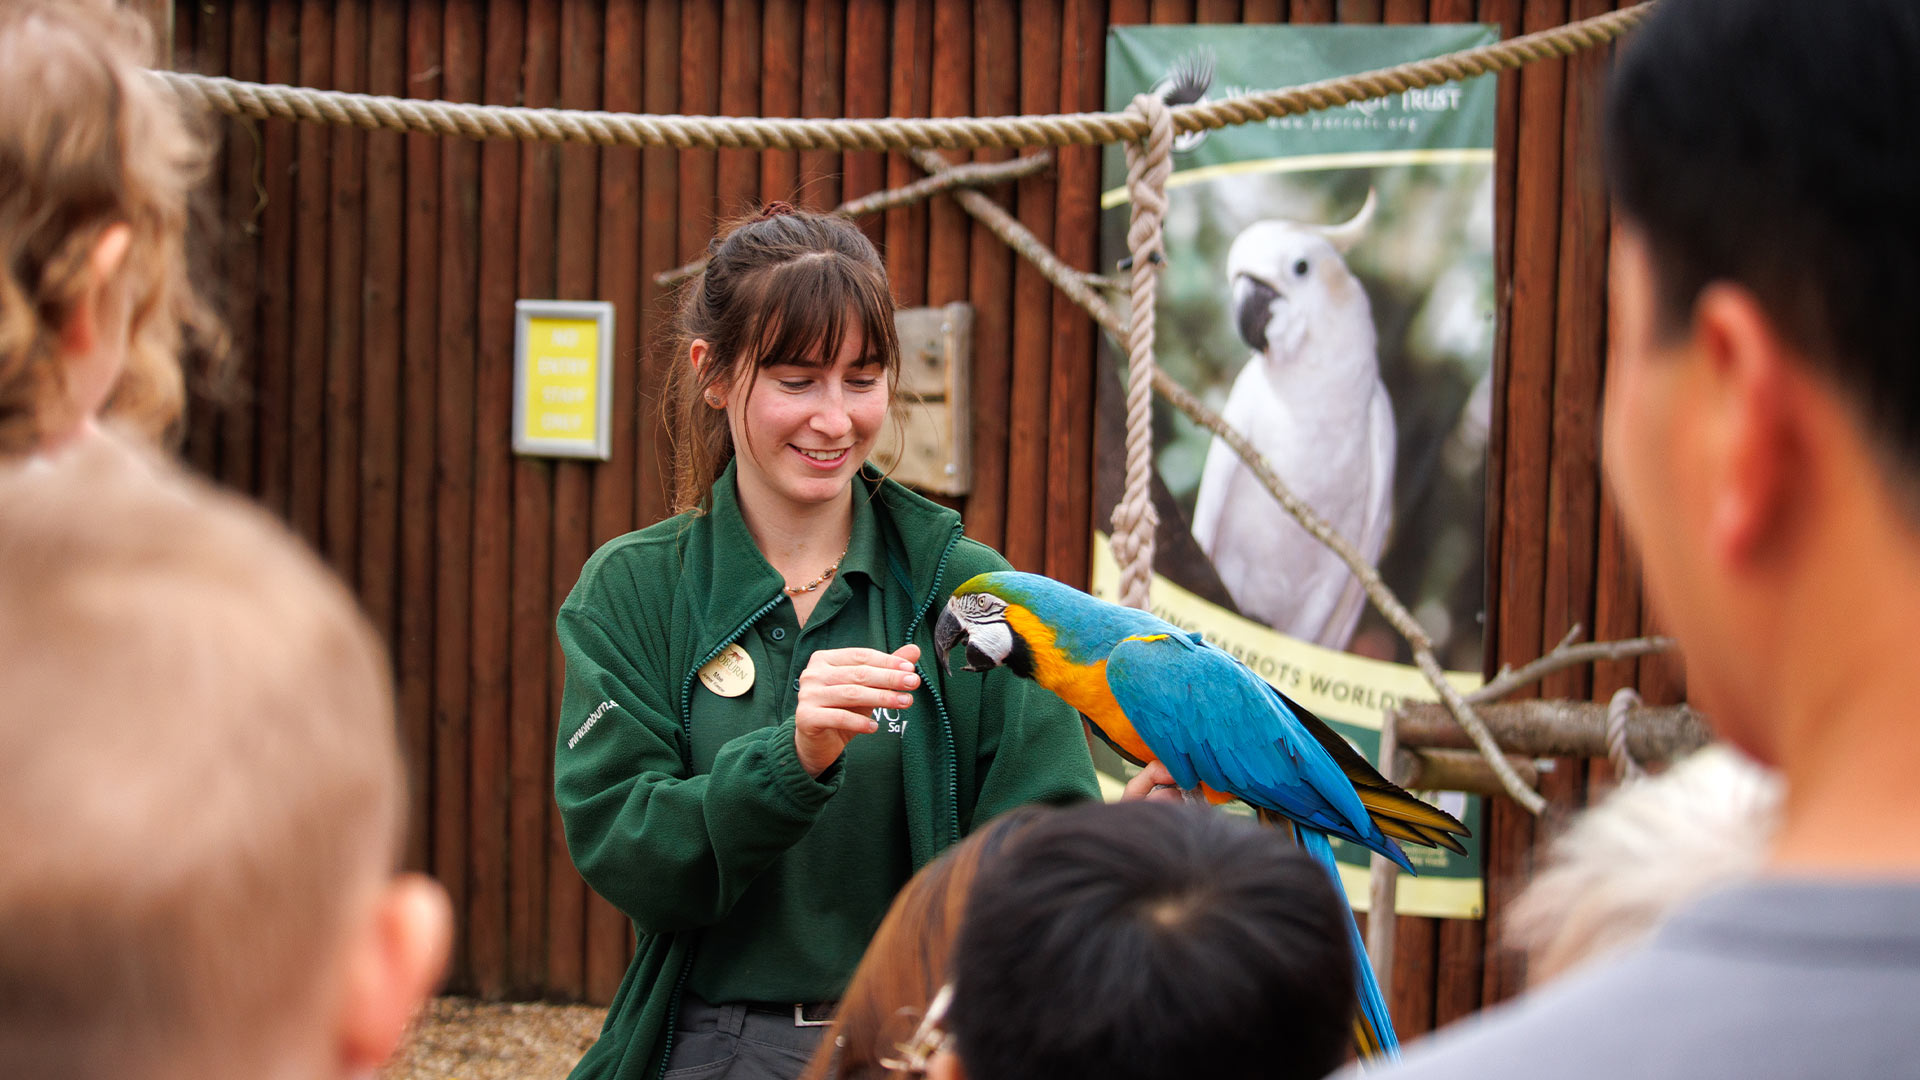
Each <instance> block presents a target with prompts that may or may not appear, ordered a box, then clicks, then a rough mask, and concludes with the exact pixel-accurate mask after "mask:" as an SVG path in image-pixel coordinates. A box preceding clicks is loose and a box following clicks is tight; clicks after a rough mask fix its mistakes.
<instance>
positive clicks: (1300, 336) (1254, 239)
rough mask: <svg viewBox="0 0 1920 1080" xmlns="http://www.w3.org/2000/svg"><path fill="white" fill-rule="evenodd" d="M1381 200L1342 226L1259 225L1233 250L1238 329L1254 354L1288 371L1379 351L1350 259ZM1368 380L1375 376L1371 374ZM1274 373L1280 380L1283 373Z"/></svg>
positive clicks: (1231, 277) (1370, 199)
mask: <svg viewBox="0 0 1920 1080" xmlns="http://www.w3.org/2000/svg"><path fill="white" fill-rule="evenodd" d="M1375 203H1376V196H1375V194H1374V192H1373V191H1372V190H1368V192H1367V201H1366V203H1365V204H1364V205H1362V206H1361V207H1360V210H1359V212H1358V213H1356V214H1354V216H1353V217H1352V218H1350V219H1349V220H1347V221H1345V222H1343V223H1341V224H1339V225H1307V224H1302V223H1299V222H1294V221H1286V220H1281V219H1272V220H1268V221H1259V222H1255V223H1254V224H1252V225H1249V226H1247V228H1246V229H1245V230H1244V231H1242V232H1241V233H1240V235H1239V236H1238V237H1236V238H1234V241H1233V246H1232V247H1231V248H1230V249H1228V251H1227V281H1228V283H1229V288H1230V289H1231V294H1232V302H1233V316H1234V325H1235V327H1236V328H1237V329H1238V330H1239V332H1240V339H1241V340H1242V341H1245V342H1246V343H1247V345H1248V346H1249V347H1250V348H1252V349H1253V351H1254V352H1256V353H1260V354H1264V355H1265V356H1266V357H1267V358H1268V359H1269V360H1270V361H1272V362H1274V363H1276V364H1278V365H1281V366H1284V365H1286V364H1287V363H1288V362H1289V361H1295V360H1303V359H1304V360H1309V361H1310V360H1311V359H1312V358H1315V357H1327V358H1338V359H1340V360H1342V361H1345V360H1348V359H1349V358H1351V357H1353V356H1356V355H1359V354H1360V353H1362V352H1364V353H1366V354H1368V355H1371V353H1372V351H1373V312H1372V308H1371V307H1370V306H1369V305H1368V303H1367V292H1366V289H1365V288H1364V287H1363V286H1362V285H1361V284H1360V280H1359V279H1358V278H1356V277H1355V276H1354V275H1353V272H1352V271H1351V270H1349V269H1347V264H1346V260H1345V259H1343V258H1342V257H1341V256H1342V255H1344V254H1345V253H1346V252H1347V251H1348V250H1349V249H1350V248H1352V247H1353V245H1354V244H1355V243H1356V242H1357V241H1358V240H1359V239H1360V237H1361V236H1362V235H1364V234H1365V232H1366V229H1367V226H1368V224H1369V223H1370V222H1371V221H1372V220H1373V212H1374V206H1375ZM1369 374H1370V373H1369ZM1269 375H1270V376H1271V377H1273V378H1275V379H1276V380H1277V379H1279V378H1280V377H1281V375H1282V371H1280V370H1274V371H1271V372H1269Z"/></svg>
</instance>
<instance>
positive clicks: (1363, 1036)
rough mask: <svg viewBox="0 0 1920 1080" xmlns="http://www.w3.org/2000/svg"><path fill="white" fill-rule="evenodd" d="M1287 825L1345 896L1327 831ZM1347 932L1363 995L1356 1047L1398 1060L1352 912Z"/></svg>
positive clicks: (1388, 1017)
mask: <svg viewBox="0 0 1920 1080" xmlns="http://www.w3.org/2000/svg"><path fill="white" fill-rule="evenodd" d="M1288 824H1290V825H1292V826H1293V839H1294V842H1295V843H1297V844H1299V845H1300V846H1301V847H1303V848H1305V849H1306V850H1307V853H1308V854H1310V855H1312V856H1313V857H1314V859H1315V861H1317V862H1319V864H1320V865H1321V866H1322V867H1324V868H1326V871H1327V873H1328V874H1329V875H1331V876H1332V878H1333V885H1334V888H1336V889H1339V890H1340V891H1341V895H1343V896H1344V895H1345V892H1346V890H1345V888H1344V887H1343V886H1342V885H1341V884H1340V870H1339V868H1338V867H1337V866H1336V865H1335V863H1334V861H1333V845H1332V844H1330V843H1328V842H1327V837H1326V834H1325V833H1322V832H1319V831H1318V830H1315V829H1308V828H1303V827H1302V826H1300V825H1299V824H1297V823H1293V822H1289V823H1288ZM1347 935H1348V940H1349V941H1351V942H1352V944H1353V969H1354V970H1353V975H1354V985H1355V988H1356V989H1357V990H1358V991H1359V998H1360V1008H1359V1011H1358V1012H1356V1013H1355V1014H1354V1017H1353V1041H1354V1046H1355V1047H1356V1048H1357V1049H1358V1050H1359V1052H1360V1055H1361V1056H1362V1057H1365V1058H1373V1059H1385V1060H1387V1061H1395V1060H1398V1059H1399V1057H1400V1040H1399V1038H1398V1037H1397V1036H1395V1035H1394V1033H1393V1016H1392V1014H1390V1013H1389V1012H1388V1011H1387V1001H1386V998H1385V997H1384V996H1382V995H1381V993H1380V983H1379V981H1378V980H1376V979H1375V978H1374V977H1373V964H1372V963H1371V962H1369V961H1368V959H1367V943H1366V942H1365V941H1363V940H1361V937H1360V924H1359V922H1357V921H1356V920H1355V919H1354V918H1353V916H1352V913H1351V912H1349V913H1348V916H1347Z"/></svg>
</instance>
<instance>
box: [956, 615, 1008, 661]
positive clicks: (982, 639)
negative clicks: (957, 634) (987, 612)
mask: <svg viewBox="0 0 1920 1080" xmlns="http://www.w3.org/2000/svg"><path fill="white" fill-rule="evenodd" d="M967 649H968V651H969V652H973V651H978V652H980V653H983V654H985V655H986V656H987V657H989V658H990V659H992V661H993V662H994V663H995V664H996V665H998V664H1004V663H1006V662H1007V657H1008V655H1009V654H1011V653H1012V652H1013V630H1012V629H1011V628H1009V627H1008V626H1007V624H1006V622H1005V621H1004V620H1001V619H995V620H993V621H992V622H973V623H968V624H967Z"/></svg>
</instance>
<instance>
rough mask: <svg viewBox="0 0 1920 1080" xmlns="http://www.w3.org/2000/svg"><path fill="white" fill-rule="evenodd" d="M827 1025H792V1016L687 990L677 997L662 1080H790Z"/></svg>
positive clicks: (812, 1049) (798, 1073)
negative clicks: (676, 1018) (709, 999)
mask: <svg viewBox="0 0 1920 1080" xmlns="http://www.w3.org/2000/svg"><path fill="white" fill-rule="evenodd" d="M826 1030H827V1029H826V1028H824V1027H796V1026H795V1025H794V1022H793V1017H792V1016H776V1015H774V1014H772V1013H764V1012H755V1011H750V1010H749V1009H748V1008H747V1007H746V1006H745V1005H710V1004H708V1003H707V1002H705V1001H702V1000H700V999H699V998H697V997H695V996H693V995H692V994H687V995H686V996H685V997H683V998H682V999H681V1001H680V1019H679V1021H678V1022H677V1023H676V1024H675V1025H674V1032H673V1051H672V1052H671V1053H670V1054H668V1055H667V1071H666V1073H665V1074H664V1076H663V1077H662V1080H722V1078H724V1080H794V1078H795V1077H797V1076H799V1075H800V1073H801V1071H802V1070H804V1069H805V1068H806V1067H807V1062H808V1061H809V1060H811V1059H812V1058H813V1051H814V1047H816V1046H818V1045H819V1044H820V1038H821V1036H822V1035H823V1034H824V1033H825V1032H826Z"/></svg>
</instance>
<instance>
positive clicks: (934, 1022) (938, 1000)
mask: <svg viewBox="0 0 1920 1080" xmlns="http://www.w3.org/2000/svg"><path fill="white" fill-rule="evenodd" d="M952 1004H953V984H952V983H948V984H946V985H945V986H942V987H941V988H940V992H939V993H937V994H935V995H933V1002H932V1003H931V1004H929V1005H928V1006H927V1015H926V1018H925V1019H923V1020H921V1021H920V1026H919V1027H918V1028H916V1029H915V1030H914V1033H913V1037H912V1038H911V1039H908V1040H907V1041H906V1042H903V1043H898V1044H896V1045H895V1046H894V1049H895V1050H898V1051H899V1052H900V1056H898V1057H890V1058H881V1059H880V1065H881V1067H883V1068H887V1069H891V1070H893V1071H894V1072H904V1073H908V1074H911V1075H913V1076H925V1075H926V1074H927V1063H928V1062H930V1061H932V1060H933V1056H934V1055H935V1054H938V1053H939V1052H940V1050H941V1048H942V1047H944V1046H946V1045H947V1032H946V1029H945V1027H944V1026H943V1025H945V1023H946V1020H947V1007H948V1006H950V1005H952Z"/></svg>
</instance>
